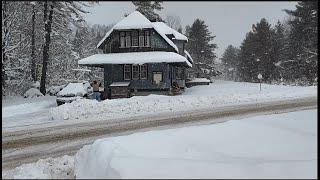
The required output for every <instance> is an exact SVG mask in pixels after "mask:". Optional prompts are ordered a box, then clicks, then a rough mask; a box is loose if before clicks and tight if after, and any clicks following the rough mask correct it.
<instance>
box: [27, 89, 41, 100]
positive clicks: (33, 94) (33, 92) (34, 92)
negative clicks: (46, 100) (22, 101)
mask: <svg viewBox="0 0 320 180" xmlns="http://www.w3.org/2000/svg"><path fill="white" fill-rule="evenodd" d="M23 96H24V97H25V98H34V97H39V96H43V94H42V93H41V92H40V91H39V89H36V88H30V89H29V90H28V91H27V92H25V93H24V95H23Z"/></svg>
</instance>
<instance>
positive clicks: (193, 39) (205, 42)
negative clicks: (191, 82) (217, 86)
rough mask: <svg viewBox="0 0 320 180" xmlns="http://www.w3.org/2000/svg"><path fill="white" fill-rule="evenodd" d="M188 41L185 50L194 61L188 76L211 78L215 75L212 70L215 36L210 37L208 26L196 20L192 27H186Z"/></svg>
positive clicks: (215, 46) (214, 56)
mask: <svg viewBox="0 0 320 180" xmlns="http://www.w3.org/2000/svg"><path fill="white" fill-rule="evenodd" d="M186 31H187V33H186V34H187V37H188V39H189V41H188V43H187V44H186V49H187V51H188V52H189V53H190V55H191V56H192V58H193V59H194V63H195V65H194V66H193V67H192V68H190V69H189V70H188V73H189V74H195V76H196V77H211V76H215V75H217V72H216V71H215V69H214V60H215V58H216V54H215V53H214V50H215V49H216V48H217V45H216V44H215V43H213V42H212V41H213V40H214V38H215V36H214V35H211V32H210V31H209V29H208V26H207V25H206V24H205V22H204V21H203V20H200V19H196V20H195V21H194V23H193V24H192V26H191V27H190V29H189V28H187V27H186ZM208 71H209V73H208Z"/></svg>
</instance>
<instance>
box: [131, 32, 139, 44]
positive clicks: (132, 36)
mask: <svg viewBox="0 0 320 180" xmlns="http://www.w3.org/2000/svg"><path fill="white" fill-rule="evenodd" d="M136 35H137V36H136V37H137V42H138V45H136V46H134V45H133V37H134V36H133V32H131V47H139V32H137V34H136Z"/></svg>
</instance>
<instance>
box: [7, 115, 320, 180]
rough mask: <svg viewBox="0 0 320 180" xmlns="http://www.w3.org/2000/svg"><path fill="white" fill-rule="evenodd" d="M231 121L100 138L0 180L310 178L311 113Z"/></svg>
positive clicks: (313, 162)
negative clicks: (70, 153)
mask: <svg viewBox="0 0 320 180" xmlns="http://www.w3.org/2000/svg"><path fill="white" fill-rule="evenodd" d="M238 119H239V118H235V117H231V119H230V121H228V122H224V123H218V124H210V123H212V122H214V120H213V121H210V120H208V121H206V123H203V124H202V125H200V124H198V125H194V124H193V125H192V126H188V127H182V128H177V127H171V128H170V129H165V130H163V129H162V130H156V129H150V130H148V131H145V132H139V133H134V134H131V135H124V136H117V137H109V138H105V139H100V140H99V141H96V142H95V143H94V144H92V145H90V146H86V147H84V148H82V149H81V150H80V151H79V152H78V153H77V155H76V157H75V156H64V157H58V158H54V159H52V158H47V159H43V160H39V161H38V162H36V163H31V164H24V165H22V166H20V167H18V168H15V169H13V170H9V171H6V170H4V171H2V177H4V178H47V179H51V178H74V177H75V175H76V177H77V178H86V177H89V178H147V179H149V178H211V179H215V178H245V179H248V178H250V179H251V178H253V179H255V178H287V179H295V178H302V179H309V178H316V177H317V160H318V158H317V110H316V109H313V110H304V111H296V112H290V113H283V114H271V115H259V116H254V117H246V118H243V119H242V120H240V121H237V120H238ZM155 139H156V140H155ZM111 172H112V173H111Z"/></svg>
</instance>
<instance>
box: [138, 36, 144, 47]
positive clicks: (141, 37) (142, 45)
mask: <svg viewBox="0 0 320 180" xmlns="http://www.w3.org/2000/svg"><path fill="white" fill-rule="evenodd" d="M140 38H142V39H143V43H142V41H140V40H141V39H140ZM141 43H142V46H141ZM139 47H144V36H143V35H140V34H139Z"/></svg>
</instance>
